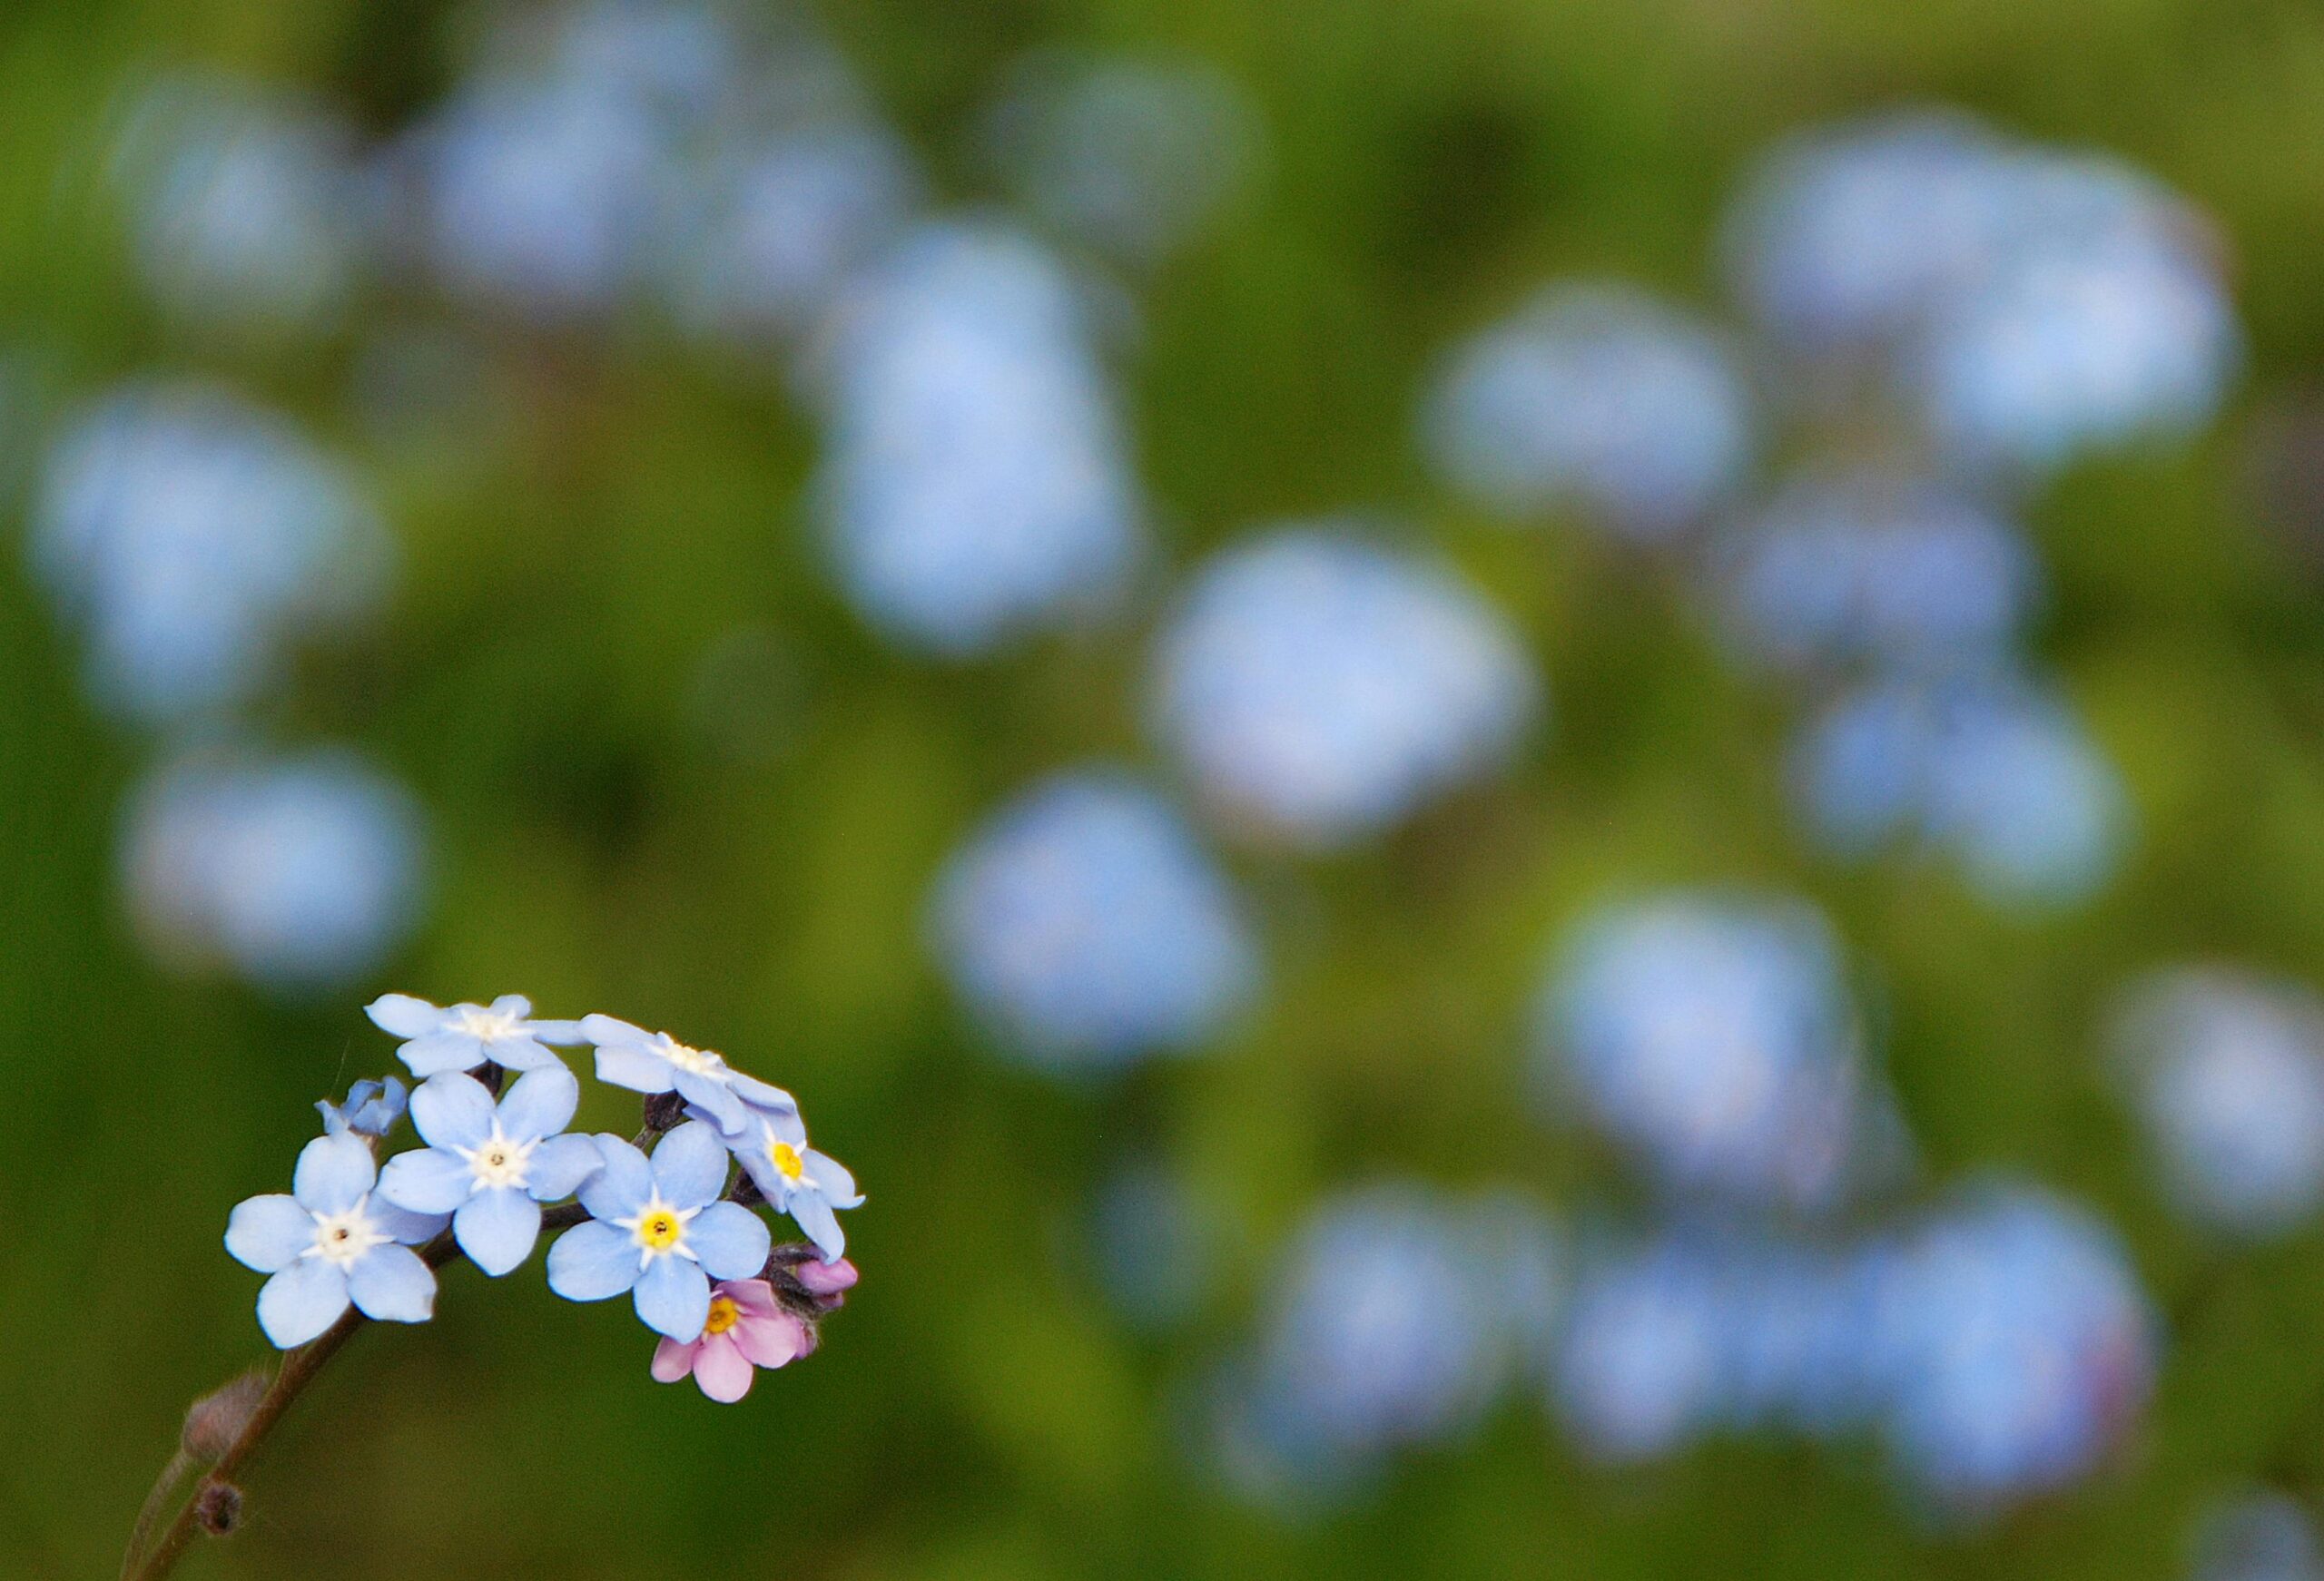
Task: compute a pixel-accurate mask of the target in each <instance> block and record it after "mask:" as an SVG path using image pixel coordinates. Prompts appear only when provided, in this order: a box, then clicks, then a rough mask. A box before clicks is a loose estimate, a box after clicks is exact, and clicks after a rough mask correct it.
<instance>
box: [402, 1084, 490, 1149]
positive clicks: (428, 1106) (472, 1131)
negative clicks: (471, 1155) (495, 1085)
mask: <svg viewBox="0 0 2324 1581" xmlns="http://www.w3.org/2000/svg"><path fill="white" fill-rule="evenodd" d="M411 1123H412V1124H413V1126H414V1127H415V1128H417V1129H418V1131H419V1134H420V1137H421V1139H422V1140H424V1141H426V1142H427V1143H428V1144H429V1145H430V1146H433V1147H474V1146H476V1145H477V1144H478V1143H480V1142H482V1141H483V1140H484V1139H485V1138H486V1137H487V1136H488V1135H490V1134H492V1093H491V1090H490V1089H489V1088H487V1086H486V1085H484V1084H483V1083H482V1082H480V1081H478V1080H477V1079H476V1077H474V1076H471V1075H461V1074H460V1073H459V1072H458V1071H446V1072H444V1073H443V1074H442V1075H432V1076H429V1077H428V1079H427V1080H426V1081H424V1082H422V1083H420V1084H419V1091H418V1092H416V1093H414V1094H412V1095H411Z"/></svg>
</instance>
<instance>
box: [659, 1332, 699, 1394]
mask: <svg viewBox="0 0 2324 1581" xmlns="http://www.w3.org/2000/svg"><path fill="white" fill-rule="evenodd" d="M701 1349H702V1341H701V1340H694V1342H693V1343H692V1344H687V1345H681V1344H679V1343H678V1342H677V1341H676V1340H673V1339H671V1338H669V1337H668V1336H667V1335H665V1336H664V1337H663V1340H662V1342H661V1343H660V1344H658V1345H656V1346H655V1347H654V1369H653V1370H654V1381H655V1382H656V1383H675V1382H676V1381H677V1380H679V1379H681V1378H684V1376H685V1375H686V1374H687V1373H689V1372H692V1371H693V1370H694V1352H695V1351H696V1350H701Z"/></svg>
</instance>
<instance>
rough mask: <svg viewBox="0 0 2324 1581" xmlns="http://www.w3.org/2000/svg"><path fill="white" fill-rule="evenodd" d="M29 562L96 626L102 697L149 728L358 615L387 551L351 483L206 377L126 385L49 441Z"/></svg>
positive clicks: (375, 587) (242, 693)
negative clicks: (289, 641)
mask: <svg viewBox="0 0 2324 1581" xmlns="http://www.w3.org/2000/svg"><path fill="white" fill-rule="evenodd" d="M34 517H35V525H34V536H33V562H34V567H35V569H36V570H37V571H38V572H39V574H40V576H41V579H42V580H43V581H44V583H45V584H47V586H48V589H49V591H50V592H51V594H53V595H54V597H55V598H56V600H57V601H58V603H59V604H61V605H63V606H64V609H65V610H66V611H67V612H68V613H69V614H71V615H72V616H73V618H74V619H75V620H76V621H77V622H78V623H79V624H81V625H82V626H83V627H84V628H85V630H86V632H87V633H88V639H89V643H90V645H91V649H92V653H91V654H90V658H89V677H90V685H91V687H92V689H93V691H94V692H95V694H96V696H97V698H98V701H99V702H101V703H103V705H104V706H106V707H108V708H110V709H112V710H114V711H116V712H122V713H125V714H129V715H133V716H135V717H137V718H141V719H145V720H160V719H167V718H174V717H178V716H182V715H184V714H188V713H193V712H202V711H204V710H214V709H220V708H224V707H228V706H231V705H233V704H236V703H240V702H246V701H247V700H248V699H249V698H250V697H251V694H252V693H253V692H255V691H256V690H257V689H258V688H259V687H260V686H261V683H262V682H265V681H266V680H267V679H268V678H269V677H270V675H271V673H272V672H273V670H274V669H275V667H276V664H277V650H278V649H279V648H280V646H281V643H283V641H284V640H285V639H286V638H289V637H291V636H297V635H304V634H308V633H319V632H321V631H323V630H326V629H328V628H330V626H332V625H333V624H340V623H342V622H344V621H345V620H347V619H348V618H349V617H350V616H352V615H355V614H359V613H360V612H361V611H362V610H363V609H364V608H365V607H366V606H368V605H369V604H371V603H372V602H373V601H375V600H376V598H377V597H378V595H379V593H380V592H381V591H382V589H383V587H384V584H385V572H386V570H387V567H388V564H389V543H388V540H387V538H386V536H385V535H384V533H383V532H382V530H381V528H380V525H379V522H378V520H377V518H376V517H375V516H373V515H372V513H371V511H370V509H369V506H367V505H366V504H365V502H364V500H363V499H362V497H361V496H360V495H359V492H358V491H357V489H356V487H355V486H354V484H353V482H352V481H351V480H350V478H349V477H348V476H347V475H346V473H345V472H344V471H343V470H342V469H341V468H340V466H338V464H337V463H335V462H334V461H332V460H331V459H330V457H326V456H324V455H323V454H321V453H320V452H319V451H318V450H316V449H315V448H314V447H312V446H311V445H310V444H309V443H308V442H307V441H306V440H305V439H304V438H303V437H300V435H299V434H298V433H297V432H295V431H294V430H293V429H291V427H289V426H288V425H287V424H285V423H284V422H282V421H281V419H280V418H278V417H274V416H273V415H271V414H270V413H267V412H263V411H261V410H259V409H257V408H252V407H251V406H249V405H247V404H246V403H244V402H243V401H241V399H240V398H237V397H235V396H233V395H231V394H230V393H229V392H227V391H226V390H224V389H222V388H217V387H214V386H211V385H207V384H200V383H178V384H163V383H136V384H131V385H127V386H124V387H123V388H119V389H117V390H116V391H115V392H114V393H113V394H112V395H111V396H109V397H107V398H105V399H104V400H103V401H101V402H100V403H98V404H97V405H96V406H95V407H94V408H92V409H91V410H89V411H88V412H86V413H85V414H84V415H83V416H82V417H80V418H79V419H78V420H77V421H76V422H74V424H73V425H72V427H70V428H69V429H68V430H67V431H66V432H65V433H64V436H63V437H61V438H60V439H59V440H58V442H57V443H56V445H55V447H54V448H53V449H52V450H51V451H50V453H49V457H48V461H47V466H46V468H45V473H44V478H43V480H42V485H41V490H40V497H39V500H38V502H37V504H36V506H35V509H34Z"/></svg>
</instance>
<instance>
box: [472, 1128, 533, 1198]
mask: <svg viewBox="0 0 2324 1581" xmlns="http://www.w3.org/2000/svg"><path fill="white" fill-rule="evenodd" d="M539 1145H540V1143H539V1142H538V1141H537V1140H534V1141H530V1142H512V1141H510V1140H509V1139H508V1138H507V1137H506V1136H504V1135H502V1134H501V1133H500V1122H499V1121H498V1120H497V1119H495V1120H494V1121H493V1122H492V1134H491V1135H489V1136H487V1137H486V1138H485V1139H484V1140H483V1141H482V1142H480V1143H478V1144H477V1145H476V1146H474V1147H462V1148H457V1149H455V1151H456V1152H458V1154H459V1155H460V1156H461V1157H462V1158H465V1159H467V1160H468V1170H469V1173H472V1174H473V1175H474V1176H475V1177H476V1178H475V1179H474V1180H473V1181H471V1182H470V1183H469V1185H468V1193H469V1194H470V1195H474V1194H475V1193H478V1192H483V1191H490V1190H492V1189H493V1188H494V1187H496V1186H517V1187H521V1186H523V1185H524V1183H525V1177H526V1175H527V1173H528V1171H529V1170H530V1168H531V1165H532V1159H533V1149H534V1148H536V1147H537V1146H539Z"/></svg>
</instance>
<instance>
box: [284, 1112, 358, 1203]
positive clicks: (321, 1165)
mask: <svg viewBox="0 0 2324 1581" xmlns="http://www.w3.org/2000/svg"><path fill="white" fill-rule="evenodd" d="M378 1179H379V1165H378V1164H374V1163H372V1162H371V1148H370V1144H369V1143H367V1142H365V1141H364V1140H363V1138H361V1137H360V1136H357V1135H354V1134H351V1133H349V1132H345V1131H342V1132H340V1134H338V1135H336V1136H318V1137H316V1138H315V1139H314V1140H313V1141H312V1142H310V1143H308V1144H307V1145H306V1146H304V1147H302V1148H300V1150H299V1166H298V1168H297V1169H295V1170H293V1171H292V1172H291V1195H292V1196H294V1197H296V1198H298V1199H299V1205H300V1207H302V1208H305V1209H307V1210H308V1211H309V1212H310V1213H345V1212H347V1210H348V1209H350V1208H351V1207H353V1206H354V1205H355V1204H356V1203H357V1202H358V1201H359V1199H360V1198H361V1197H362V1195H363V1193H365V1192H368V1191H369V1190H370V1189H371V1185H372V1183H373V1182H375V1181H377V1180H378Z"/></svg>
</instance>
